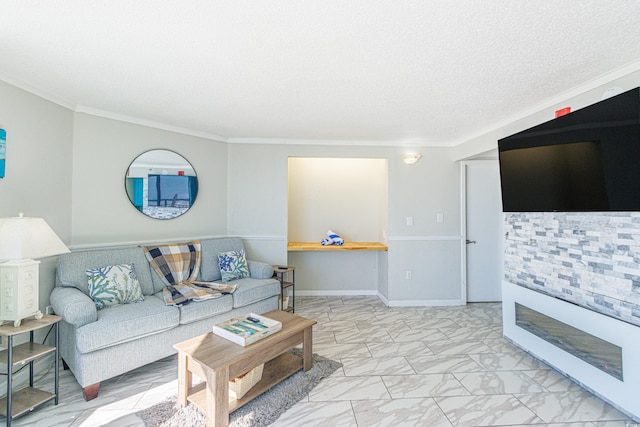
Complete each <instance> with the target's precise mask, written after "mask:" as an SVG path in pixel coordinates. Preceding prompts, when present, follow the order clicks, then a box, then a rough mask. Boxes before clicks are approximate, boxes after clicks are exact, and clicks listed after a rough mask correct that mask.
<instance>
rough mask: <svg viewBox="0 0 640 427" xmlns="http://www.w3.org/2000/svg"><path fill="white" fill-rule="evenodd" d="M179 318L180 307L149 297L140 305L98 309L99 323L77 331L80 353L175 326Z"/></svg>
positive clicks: (77, 343)
mask: <svg viewBox="0 0 640 427" xmlns="http://www.w3.org/2000/svg"><path fill="white" fill-rule="evenodd" d="M179 321H180V312H179V310H178V308H177V307H172V306H167V305H165V304H164V302H163V301H162V300H160V299H158V298H155V297H153V296H149V297H148V298H146V299H145V300H144V301H142V302H139V303H137V304H124V305H116V306H112V307H107V308H105V309H103V310H99V311H98V320H97V321H96V322H93V323H89V324H87V325H85V326H82V327H81V328H78V329H77V330H76V345H77V347H78V351H79V352H80V353H89V352H92V351H96V350H99V349H101V348H106V347H110V346H113V345H115V344H119V343H122V342H126V341H131V340H135V339H138V338H141V337H144V336H147V335H153V334H156V333H159V332H162V331H165V330H167V329H171V328H174V327H176V326H178V322H179ZM96 369H99V367H96Z"/></svg>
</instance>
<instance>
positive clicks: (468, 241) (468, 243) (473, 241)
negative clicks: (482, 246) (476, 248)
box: [467, 239, 478, 245]
mask: <svg viewBox="0 0 640 427" xmlns="http://www.w3.org/2000/svg"><path fill="white" fill-rule="evenodd" d="M475 243H478V242H476V241H475V240H469V239H467V245H473V244H475Z"/></svg>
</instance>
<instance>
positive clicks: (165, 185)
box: [124, 150, 198, 219]
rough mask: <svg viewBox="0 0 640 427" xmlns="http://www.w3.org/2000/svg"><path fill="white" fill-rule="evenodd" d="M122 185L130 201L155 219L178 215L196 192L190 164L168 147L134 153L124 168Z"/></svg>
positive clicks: (192, 200)
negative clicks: (127, 166) (124, 174)
mask: <svg viewBox="0 0 640 427" xmlns="http://www.w3.org/2000/svg"><path fill="white" fill-rule="evenodd" d="M124 185H125V189H126V192H127V196H128V197H129V200H130V201H131V204H132V205H133V206H134V207H135V208H136V209H137V210H138V211H140V212H142V213H143V214H145V215H147V216H148V217H151V218H156V219H171V218H176V217H179V216H180V215H182V214H183V213H185V212H186V211H188V210H189V208H191V206H192V205H193V202H195V200H196V196H197V195H198V177H197V176H196V171H195V170H194V169H193V166H191V163H189V162H188V161H187V159H185V158H184V157H182V156H181V155H180V154H178V153H175V152H173V151H169V150H150V151H147V152H145V153H142V154H140V155H139V156H138V157H136V158H135V159H134V160H133V162H131V164H130V165H129V168H128V169H127V174H126V176H125V180H124Z"/></svg>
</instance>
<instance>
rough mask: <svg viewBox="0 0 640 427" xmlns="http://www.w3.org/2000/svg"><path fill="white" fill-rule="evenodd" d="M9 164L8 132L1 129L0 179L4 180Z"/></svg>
mask: <svg viewBox="0 0 640 427" xmlns="http://www.w3.org/2000/svg"><path fill="white" fill-rule="evenodd" d="M6 163H7V132H6V131H5V130H4V129H0V178H4V169H5V165H6Z"/></svg>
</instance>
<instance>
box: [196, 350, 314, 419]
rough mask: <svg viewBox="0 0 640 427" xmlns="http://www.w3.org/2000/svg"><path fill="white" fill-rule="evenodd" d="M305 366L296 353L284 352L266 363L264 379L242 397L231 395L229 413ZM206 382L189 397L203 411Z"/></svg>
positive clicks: (198, 385)
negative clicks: (236, 397)
mask: <svg viewBox="0 0 640 427" xmlns="http://www.w3.org/2000/svg"><path fill="white" fill-rule="evenodd" d="M302 368H303V360H302V358H301V357H299V356H296V355H295V354H292V353H289V352H288V351H287V352H284V353H282V354H281V355H280V356H277V357H276V358H275V359H272V360H270V361H268V362H267V363H265V364H264V370H263V371H262V379H261V380H260V381H259V382H258V383H257V384H256V385H254V386H253V387H251V389H250V390H249V391H248V392H247V394H245V395H244V396H243V397H242V399H234V398H232V397H229V413H231V412H233V411H235V410H236V409H238V408H240V407H242V406H243V405H245V404H247V403H249V402H250V401H251V400H252V399H254V398H256V397H257V396H259V395H261V394H262V393H264V392H265V391H267V390H269V389H270V388H271V387H273V386H274V385H276V384H278V383H280V382H281V381H284V380H285V379H287V378H289V377H290V376H291V375H293V374H295V373H296V372H298V371H299V370H301V369H302ZM206 395H207V390H206V383H205V382H202V383H200V384H197V385H196V386H194V387H193V388H192V389H191V391H190V394H189V396H188V397H187V399H188V400H189V402H191V403H193V404H194V405H195V406H196V407H197V408H198V409H200V411H202V412H203V413H206V412H207V409H206Z"/></svg>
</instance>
